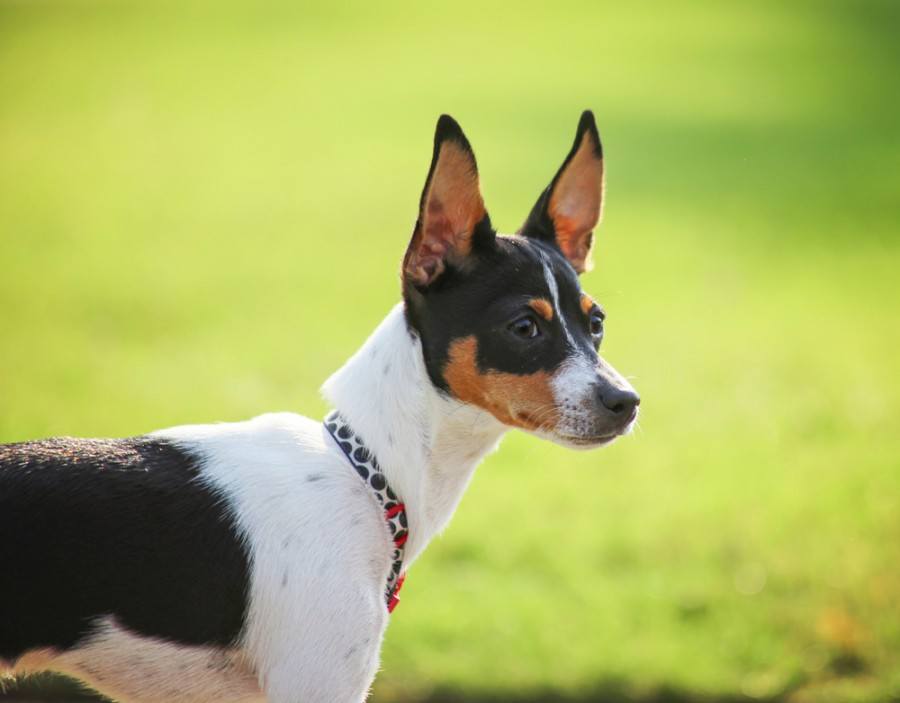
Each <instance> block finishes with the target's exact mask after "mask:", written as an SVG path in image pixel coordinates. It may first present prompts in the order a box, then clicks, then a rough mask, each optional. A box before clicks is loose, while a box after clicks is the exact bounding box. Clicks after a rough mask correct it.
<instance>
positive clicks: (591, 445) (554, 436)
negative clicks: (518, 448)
mask: <svg viewBox="0 0 900 703" xmlns="http://www.w3.org/2000/svg"><path fill="white" fill-rule="evenodd" d="M637 415H638V412H637V408H635V409H634V411H632V412H631V413H630V414H629V416H628V418H627V419H626V420H625V421H624V422H622V423H621V424H619V425H618V426H617V427H613V428H609V427H603V428H598V430H597V431H595V432H587V433H581V434H573V433H570V432H559V431H557V430H555V429H551V428H548V429H545V430H544V431H543V432H541V433H540V436H541V437H543V438H545V439H549V440H551V441H553V442H556V443H557V444H562V445H564V446H567V447H572V448H573V449H596V448H599V447H603V446H605V445H607V444H611V443H612V442H614V441H615V440H617V439H618V438H619V437H622V436H624V435H627V434H629V433H630V432H631V430H632V429H634V425H635V423H636V421H637Z"/></svg>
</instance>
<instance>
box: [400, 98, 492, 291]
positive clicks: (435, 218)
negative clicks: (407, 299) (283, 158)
mask: <svg viewBox="0 0 900 703" xmlns="http://www.w3.org/2000/svg"><path fill="white" fill-rule="evenodd" d="M494 236H495V233H494V231H493V229H492V227H491V221H490V218H489V217H488V214H487V210H485V207H484V200H483V199H482V197H481V189H480V187H479V184H478V167H477V165H476V163H475V154H474V153H472V147H471V146H470V145H469V140H468V139H466V136H465V135H464V134H463V131H462V129H460V126H459V124H457V122H456V120H454V119H453V118H452V117H450V116H449V115H441V117H440V119H438V123H437V128H436V129H435V133H434V154H433V155H432V157H431V168H430V170H429V171H428V178H427V179H426V181H425V188H424V190H423V191H422V198H421V200H420V201H419V218H418V220H417V221H416V228H415V231H414V232H413V236H412V241H410V243H409V247H408V249H407V250H406V256H405V257H404V258H403V280H404V282H408V283H411V284H412V285H414V286H416V287H418V288H424V287H427V286H429V285H430V284H431V283H433V282H434V281H435V280H436V279H437V278H438V277H439V276H440V275H441V274H442V273H443V272H444V271H445V270H446V268H447V265H448V264H449V265H451V266H457V267H464V266H465V262H466V259H467V257H468V256H469V255H470V254H471V253H472V250H473V248H476V247H479V246H484V245H488V244H490V243H491V242H492V241H493V239H494Z"/></svg>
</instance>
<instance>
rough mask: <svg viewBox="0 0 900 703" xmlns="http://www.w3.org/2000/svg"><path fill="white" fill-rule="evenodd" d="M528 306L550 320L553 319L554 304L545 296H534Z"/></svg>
mask: <svg viewBox="0 0 900 703" xmlns="http://www.w3.org/2000/svg"><path fill="white" fill-rule="evenodd" d="M528 307H530V308H531V309H532V310H534V311H535V312H536V313H537V314H538V315H540V316H541V317H543V318H544V319H545V320H547V321H548V322H549V321H550V320H552V319H553V306H552V305H551V304H550V301H549V300H547V299H545V298H534V299H532V300H529V301H528Z"/></svg>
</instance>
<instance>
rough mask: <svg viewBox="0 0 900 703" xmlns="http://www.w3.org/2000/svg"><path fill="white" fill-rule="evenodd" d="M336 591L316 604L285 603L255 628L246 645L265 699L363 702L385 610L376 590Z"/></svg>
mask: <svg viewBox="0 0 900 703" xmlns="http://www.w3.org/2000/svg"><path fill="white" fill-rule="evenodd" d="M335 590H339V592H335V591H334V590H333V591H332V593H330V594H329V596H328V597H327V598H325V599H324V600H322V601H319V602H317V603H307V604H306V605H305V606H304V605H301V606H300V607H293V608H290V607H289V604H287V603H285V604H284V605H285V607H288V609H289V611H290V612H282V613H281V615H280V616H279V614H278V613H275V612H272V613H270V614H269V617H271V618H272V619H271V621H270V628H269V629H268V632H261V631H260V630H258V629H256V628H255V627H254V629H255V630H256V632H255V633H254V634H253V635H252V637H251V641H250V642H248V644H249V645H250V649H251V651H253V650H255V651H254V653H253V658H254V659H256V661H257V670H258V671H259V673H260V681H261V684H262V687H263V689H264V690H265V692H266V695H267V697H268V701H269V703H362V701H364V700H365V698H366V696H367V694H368V691H369V687H370V686H371V684H372V680H373V679H374V677H375V673H376V671H377V670H378V663H379V651H380V648H381V640H382V636H383V634H384V629H385V626H386V623H387V611H386V608H385V604H384V601H383V600H382V598H381V597H380V596H381V593H380V592H378V591H374V592H372V591H371V590H370V591H368V592H367V591H365V590H364V589H362V588H360V587H359V586H357V587H355V588H348V587H347V586H346V585H344V586H343V587H340V588H339V589H335ZM295 605H296V604H295ZM259 624H261V623H259V622H257V623H256V625H259Z"/></svg>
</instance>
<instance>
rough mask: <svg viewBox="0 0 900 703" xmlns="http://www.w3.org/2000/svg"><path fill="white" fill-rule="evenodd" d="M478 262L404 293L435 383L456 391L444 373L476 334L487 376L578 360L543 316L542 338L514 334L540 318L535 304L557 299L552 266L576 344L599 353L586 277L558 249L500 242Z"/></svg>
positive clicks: (558, 327) (522, 240) (556, 324)
mask: <svg viewBox="0 0 900 703" xmlns="http://www.w3.org/2000/svg"><path fill="white" fill-rule="evenodd" d="M471 259H472V260H471V262H470V263H469V267H468V268H467V269H466V270H465V271H463V270H460V269H457V268H453V267H452V266H451V267H448V268H447V270H446V271H445V272H444V273H443V274H442V275H441V276H440V278H438V279H437V280H436V281H435V282H434V283H433V284H432V285H431V286H429V287H428V288H427V289H425V290H422V291H419V290H411V289H410V288H409V287H407V288H406V289H405V290H404V298H405V302H406V306H405V309H406V316H407V321H408V323H409V325H410V326H411V327H412V328H413V329H414V330H415V331H416V333H417V334H418V335H419V337H420V338H421V340H422V347H423V354H424V357H425V366H426V369H427V370H428V375H429V377H430V378H431V381H432V383H434V385H435V386H437V387H438V388H440V389H441V390H443V391H448V390H449V389H448V387H447V383H446V380H445V379H444V370H445V367H446V364H447V360H448V354H449V350H450V346H451V344H452V343H453V341H454V340H457V339H461V338H463V337H469V336H473V335H474V336H475V338H476V340H477V342H478V359H477V362H478V367H479V369H480V370H481V371H487V370H495V371H500V372H504V373H512V374H519V375H525V374H533V373H535V372H537V371H552V370H554V369H556V368H558V367H559V365H560V364H562V363H563V362H564V361H565V360H566V359H567V358H569V357H570V356H571V353H572V351H573V350H572V349H571V345H570V343H569V341H568V340H567V338H566V336H565V333H564V331H563V329H562V321H561V320H559V319H553V320H550V321H545V320H542V319H536V320H535V321H536V323H537V324H538V325H539V327H540V328H541V332H542V333H541V336H540V338H538V339H535V340H521V339H519V338H517V337H516V336H515V335H514V334H513V333H512V332H511V331H510V329H509V326H510V324H511V323H512V322H514V321H515V320H516V319H517V318H519V317H521V316H523V315H531V316H532V317H533V316H534V315H533V311H532V310H531V309H530V308H529V307H528V301H529V300H531V299H533V298H538V297H542V298H546V299H547V300H550V298H551V292H550V289H549V286H548V284H547V280H546V277H545V274H544V264H545V263H546V264H548V266H549V268H550V271H551V274H552V275H553V278H554V280H555V281H556V285H557V288H558V292H559V303H560V307H561V308H562V314H563V316H564V317H565V321H566V325H567V327H568V330H569V332H570V334H571V335H572V338H573V341H574V342H575V344H576V345H577V346H578V347H580V348H581V349H582V350H583V352H584V353H585V354H587V355H588V356H589V357H590V356H596V353H597V352H596V350H595V348H594V340H593V339H592V338H591V334H590V327H589V320H588V318H587V316H586V315H585V314H584V312H583V311H582V310H581V307H580V301H581V286H580V285H579V283H578V276H577V274H576V273H575V271H574V269H573V268H572V267H571V265H570V264H569V262H568V261H566V259H565V257H563V255H562V254H561V253H560V252H559V250H558V249H557V248H556V247H555V246H553V245H550V244H547V243H545V242H543V241H540V240H537V239H531V238H528V237H497V238H496V240H495V241H494V242H493V244H492V246H490V247H486V248H485V249H482V250H480V251H478V252H476V253H474V254H473V256H472V257H471Z"/></svg>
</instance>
